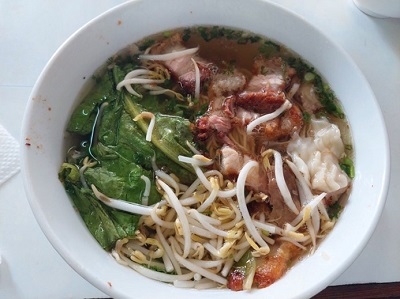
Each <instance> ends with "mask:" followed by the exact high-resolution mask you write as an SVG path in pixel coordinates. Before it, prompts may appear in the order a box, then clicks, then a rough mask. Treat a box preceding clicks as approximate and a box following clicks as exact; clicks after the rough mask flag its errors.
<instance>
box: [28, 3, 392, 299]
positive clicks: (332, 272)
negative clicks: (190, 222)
mask: <svg viewBox="0 0 400 299" xmlns="http://www.w3.org/2000/svg"><path fill="white" fill-rule="evenodd" d="M171 8H174V9H171ZM165 12H167V13H165ZM193 25H221V26H229V27H236V28H241V29H245V30H249V31H252V32H254V33H257V34H261V35H263V36H265V37H268V38H270V39H272V40H276V41H278V42H280V43H282V44H284V45H286V46H287V47H288V48H289V49H292V50H294V51H295V52H297V53H298V54H300V55H301V56H302V57H303V58H304V59H305V60H307V61H309V62H310V63H311V64H312V65H314V66H315V68H316V69H317V70H318V71H319V72H320V73H321V74H322V75H323V77H324V78H325V79H326V80H327V81H328V83H329V84H330V85H331V87H332V89H333V90H334V91H335V93H336V95H337V96H338V98H339V99H340V101H341V102H342V105H343V107H344V110H345V113H346V115H347V118H348V120H349V123H350V126H351V130H352V134H353V141H354V145H355V148H354V155H355V157H356V159H355V167H356V178H355V180H354V183H353V190H352V193H351V196H350V198H349V201H348V204H347V206H346V208H345V209H344V211H343V213H342V214H341V217H340V219H339V221H338V223H337V225H336V227H335V228H334V230H333V231H332V232H331V233H330V234H329V235H328V236H327V237H326V239H324V241H323V242H322V243H321V244H320V246H319V248H318V249H317V251H316V252H315V254H314V255H312V256H309V257H307V258H305V259H304V260H302V261H301V262H299V263H298V264H296V266H295V267H293V268H292V269H291V270H290V271H289V272H288V273H287V274H286V275H285V277H284V279H281V280H280V281H278V282H276V283H275V284H273V285H272V286H270V287H268V288H266V289H262V290H253V291H251V294H252V298H265V297H270V298H276V297H283V298H292V297H296V298H297V297H310V296H312V295H314V294H316V293H317V292H319V291H320V290H322V289H324V288H325V287H326V286H327V285H329V284H330V283H331V282H333V281H334V280H335V278H337V277H338V276H339V275H340V274H341V273H342V272H343V271H344V270H345V269H346V268H347V267H348V266H349V265H350V264H351V262H352V261H353V260H354V259H355V258H356V257H357V256H358V254H359V253H360V252H361V250H362V248H363V247H364V246H365V244H366V242H367V241H368V239H369V237H370V235H371V234H372V232H373V230H374V228H375V226H376V223H377V221H378V219H379V216H380V214H381V211H382V208H383V206H384V200H385V197H386V190H387V184H388V170H389V169H388V168H389V154H388V141H387V135H386V129H385V125H384V122H383V118H382V115H381V113H380V109H379V106H378V105H377V102H376V100H375V98H374V95H373V93H372V91H371V89H370V87H369V85H368V83H367V81H366V80H365V78H364V77H363V75H362V74H361V72H360V71H359V70H358V68H357V67H356V65H355V64H354V63H353V62H352V61H351V59H350V58H349V57H348V56H347V55H346V54H345V53H344V52H343V51H342V50H341V49H340V48H339V47H338V46H337V45H336V44H335V43H334V42H332V41H331V40H329V39H328V38H327V37H326V36H325V35H324V34H323V33H322V32H320V31H318V30H317V29H316V28H314V27H313V26H312V25H310V24H309V23H308V22H306V21H305V20H303V19H302V18H300V17H299V16H297V15H295V14H293V13H291V12H290V11H288V10H286V9H283V8H281V7H279V6H277V5H275V4H271V3H269V2H267V1H261V0H248V1H241V0H218V1H215V0H201V1H179V0H170V1H158V0H153V1H132V2H127V3H125V4H122V5H120V6H118V7H116V8H114V9H112V10H110V11H108V12H106V13H104V14H102V15H101V16H99V17H97V18H96V19H94V20H92V21H91V22H90V23H88V24H87V25H85V26H84V27H83V28H81V29H80V30H79V31H77V32H76V33H75V34H74V35H73V36H71V37H70V38H69V39H68V40H67V41H66V42H65V43H64V44H63V45H62V46H61V47H60V49H59V50H58V51H57V52H56V53H55V54H54V56H53V57H52V59H51V60H50V61H49V63H48V65H47V66H46V68H45V69H44V70H43V72H42V74H41V75H40V77H39V79H38V81H37V83H36V85H35V87H34V90H33V92H32V95H31V97H30V99H29V102H28V105H27V110H26V114H25V118H24V123H23V132H22V136H23V140H22V142H23V144H25V142H26V139H29V143H30V144H31V145H30V146H23V149H22V166H23V176H24V182H25V187H26V192H27V195H28V199H29V202H30V205H31V207H32V210H33V212H34V214H35V217H36V219H37V221H38V223H39V225H40V226H41V228H42V230H43V232H44V233H45V235H46V236H47V238H48V239H49V241H50V242H51V243H52V245H53V246H54V247H55V249H56V250H57V251H58V252H59V253H60V255H61V256H62V257H63V258H64V259H65V260H66V261H67V262H68V263H69V264H70V266H71V267H72V268H74V269H75V270H76V271H77V272H78V273H79V274H81V275H82V276H83V277H84V278H85V279H87V280H88V281H89V282H91V283H92V284H93V285H94V286H96V287H97V288H99V289H100V290H102V291H103V292H105V293H107V294H109V295H110V296H112V297H118V298H119V297H129V296H133V294H135V296H136V297H138V298H142V297H146V298H147V297H148V292H149V290H151V292H152V295H157V294H160V295H162V294H163V293H164V292H165V291H168V292H170V293H169V294H171V295H172V296H174V297H175V298H188V297H190V298H200V297H203V296H204V295H206V296H213V295H215V296H220V297H223V298H225V297H226V298H227V297H228V296H229V297H239V296H243V293H241V292H239V293H234V292H229V291H227V290H207V291H195V290H187V289H178V288H174V287H172V286H170V285H167V284H163V283H158V282H154V281H152V280H150V279H147V278H145V277H142V276H141V275H139V274H137V273H135V272H134V271H133V270H130V269H127V268H125V267H123V266H121V265H118V264H117V263H116V262H115V260H114V259H113V258H112V257H111V256H110V255H109V254H108V253H107V252H105V251H103V250H102V249H101V247H100V246H99V245H98V244H97V242H96V241H95V240H94V239H93V238H92V236H91V235H90V233H89V232H88V230H87V229H86V227H85V225H84V224H83V221H82V220H81V218H80V216H79V215H78V213H77V212H76V211H75V210H74V208H73V206H72V204H71V201H70V200H69V198H68V197H67V195H66V193H65V191H64V189H63V187H62V185H61V183H60V182H59V181H58V178H57V173H58V168H59V165H60V164H61V163H62V161H63V159H64V155H65V146H66V145H65V144H66V142H67V140H65V137H64V136H65V133H64V132H65V126H66V123H67V122H68V118H69V115H70V114H71V112H72V110H73V108H74V107H75V105H76V104H77V100H78V99H77V97H78V95H79V93H80V92H81V89H82V86H83V85H84V84H85V82H86V81H87V80H89V79H90V77H91V75H92V74H93V73H94V71H95V70H96V69H97V68H98V67H99V66H101V65H102V64H103V63H104V62H105V61H106V60H107V58H109V57H110V56H112V55H113V54H114V53H116V52H117V51H118V50H120V49H122V48H124V47H126V46H127V45H129V44H131V43H133V42H135V41H137V40H140V39H142V38H143V37H145V36H147V35H150V34H153V33H157V32H161V31H164V30H168V29H173V28H180V27H186V26H193ZM366 118H368V123H370V124H373V125H369V126H368V127H366V125H365V123H366V122H365V120H366ZM366 131H367V132H366ZM371 136H374V137H373V140H374V141H373V142H371ZM371 151H374V152H378V153H380V154H379V155H374V156H375V157H374V159H371V155H370V153H371ZM288 286H290V287H288Z"/></svg>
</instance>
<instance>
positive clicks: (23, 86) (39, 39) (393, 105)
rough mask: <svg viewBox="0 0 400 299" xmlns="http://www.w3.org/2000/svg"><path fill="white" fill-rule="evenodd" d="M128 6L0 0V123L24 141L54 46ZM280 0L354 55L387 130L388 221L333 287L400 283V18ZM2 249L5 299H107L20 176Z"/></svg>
mask: <svg viewBox="0 0 400 299" xmlns="http://www.w3.org/2000/svg"><path fill="white" fill-rule="evenodd" d="M149 1H150V0H149ZM377 1H378V0H377ZM122 2H124V1H121V0H102V1H98V0H86V1H78V0H70V1H61V0H52V1H50V0H35V1H27V0H26V1H24V0H13V1H8V0H0V123H1V124H2V125H3V126H4V127H5V128H6V129H7V130H8V131H9V132H10V134H11V135H12V136H14V137H15V138H16V139H18V140H20V139H21V137H22V136H20V135H21V133H20V129H21V123H22V117H23V113H24V109H25V105H26V102H27V100H28V99H29V95H30V93H31V90H32V87H33V85H34V83H35V81H36V79H37V77H38V76H39V73H40V72H41V70H42V69H43V67H44V66H45V64H46V62H47V61H48V60H49V58H50V57H51V55H52V54H53V53H54V52H55V50H56V49H57V48H58V47H59V46H60V45H61V44H62V43H63V42H64V40H65V39H66V38H68V37H69V36H70V35H71V34H72V33H73V32H74V31H75V30H77V29H78V28H79V27H81V26H82V25H84V24H85V23H86V22H87V21H89V20H90V19H92V18H93V17H95V16H97V15H98V14H100V13H102V12H104V11H106V10H107V9H109V8H111V7H113V6H115V5H117V4H119V3H122ZM274 2H277V3H280V4H281V5H283V6H285V7H287V8H289V9H290V10H293V11H294V12H296V13H298V14H300V15H302V16H303V17H304V18H306V19H307V20H308V21H309V22H311V23H312V24H314V25H316V26H317V27H318V28H320V29H321V30H322V31H324V32H325V33H326V35H327V36H329V37H330V38H331V39H333V40H335V41H336V42H337V43H338V44H339V45H341V46H342V47H343V48H344V49H345V51H347V52H348V53H349V54H350V56H351V57H352V58H353V59H354V61H355V62H356V63H357V64H358V66H359V67H360V69H361V70H362V72H363V73H364V74H365V76H366V78H367V80H368V81H369V83H370V84H371V86H372V89H373V91H374V92H375V94H376V97H377V99H378V101H379V104H380V106H381V109H382V111H383V115H384V118H385V121H386V125H387V129H388V133H389V139H390V150H391V162H392V163H391V181H390V189H389V193H388V198H387V203H386V206H385V209H384V211H383V214H382V218H381V220H380V222H379V224H378V226H377V229H376V231H375V233H374V234H373V236H372V238H371V239H370V241H369V243H368V244H367V246H366V248H365V249H364V251H363V252H362V254H361V255H360V256H359V257H358V258H357V260H356V261H355V262H354V263H353V264H352V265H351V266H350V267H349V268H348V269H347V271H346V272H344V273H343V274H342V275H341V276H340V277H339V278H338V279H337V280H336V281H335V282H334V283H333V285H338V284H352V283H366V282H392V281H400V254H399V250H400V233H399V231H400V221H399V220H398V218H399V215H400V202H399V200H400V197H399V194H400V123H399V119H400V115H399V111H400V19H376V18H372V17H369V16H367V15H365V14H363V13H362V12H360V11H359V10H358V9H357V8H356V7H355V6H354V5H353V2H352V1H351V0H303V1H297V0H274ZM349 88H351V86H350V87H349ZM365 121H366V130H365V134H368V125H373V124H368V115H366V116H365ZM371 139H372V140H373V139H374V136H371ZM374 154H378V153H371V158H373V155H374ZM0 255H1V258H2V263H1V264H0V298H14V299H18V298H94V297H96V298H98V297H107V296H106V295H105V294H103V293H102V292H100V291H99V290H97V289H96V288H95V287H93V286H92V285H90V284H89V283H88V282H86V281H85V280H84V279H83V278H81V277H80V276H79V275H78V274H77V273H75V272H74V270H72V269H71V268H70V267H69V265H68V264H67V263H65V262H64V260H63V259H62V258H61V257H60V256H59V255H58V253H57V252H56V251H55V250H54V249H53V247H52V246H51V245H50V243H49V242H48V241H47V239H46V237H45V236H44V234H43V233H42V231H41V230H40V228H39V226H38V224H37V223H36V220H35V218H34V216H33V214H32V212H31V210H30V207H29V204H28V201H27V198H26V195H25V193H24V189H23V183H22V178H21V174H20V173H19V174H17V175H15V176H14V177H12V178H11V179H10V180H9V181H7V182H6V183H5V184H3V185H1V186H0Z"/></svg>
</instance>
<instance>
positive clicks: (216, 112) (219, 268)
mask: <svg viewBox="0 0 400 299" xmlns="http://www.w3.org/2000/svg"><path fill="white" fill-rule="evenodd" d="M93 79H94V81H95V84H94V86H93V87H92V88H91V89H90V91H89V92H88V93H87V95H85V96H84V97H83V99H82V102H81V103H80V105H79V106H78V107H77V108H76V109H75V111H74V113H73V114H72V116H71V118H70V122H69V123H68V127H67V131H68V132H69V133H71V134H73V135H74V136H76V139H77V140H79V141H78V142H77V143H76V145H74V146H73V147H71V149H69V150H68V152H67V154H66V160H65V163H63V164H62V166H61V168H60V172H59V178H60V180H61V181H62V182H63V184H64V186H65V189H66V191H67V193H68V194H69V196H70V198H71V199H72V201H73V203H74V205H75V206H76V208H77V210H78V211H79V213H80V214H81V216H82V219H83V220H84V222H85V224H86V225H87V227H88V229H89V231H90V232H91V233H92V235H93V236H94V238H95V239H96V240H97V241H98V243H99V244H100V245H101V246H102V247H103V248H104V249H105V250H107V251H110V253H111V254H112V256H113V257H114V258H115V259H116V261H117V262H119V263H121V264H124V265H126V266H128V267H131V268H133V269H135V270H136V271H138V272H139V273H141V274H143V275H145V276H147V277H150V278H152V279H156V280H160V281H163V282H167V283H173V284H174V285H176V286H177V287H193V288H212V287H221V286H223V287H227V288H229V289H232V290H235V291H239V290H247V289H250V288H252V287H258V288H264V287H268V286H269V285H271V284H272V283H274V282H275V281H277V280H278V279H279V278H281V277H282V276H283V275H284V274H285V272H286V271H287V270H288V269H289V268H290V266H291V265H292V264H293V263H294V262H295V261H296V260H298V259H299V258H300V257H302V256H304V255H307V254H312V253H313V252H314V251H315V249H316V247H317V246H318V242H319V240H321V239H322V238H323V237H324V236H325V235H326V234H327V233H329V231H330V230H331V229H332V228H333V227H334V225H335V221H336V219H337V218H338V216H339V213H340V211H341V209H342V208H343V202H344V201H345V199H346V197H347V195H348V192H349V191H350V187H351V180H352V178H353V177H354V169H353V163H352V144H351V134H350V129H349V127H348V124H347V121H346V118H345V115H344V112H343V111H342V108H341V106H340V103H339V101H338V100H337V99H336V98H335V95H334V93H333V91H332V90H331V89H330V87H329V85H328V84H327V83H326V82H325V81H324V80H323V78H321V76H320V75H319V74H318V72H317V71H316V70H314V68H313V67H312V66H310V65H308V64H307V63H306V62H305V61H303V60H302V59H301V58H300V57H298V56H297V55H296V54H295V53H293V52H292V51H290V50H289V49H287V48H285V47H284V46H283V45H280V44H278V43H276V42H274V41H271V40H268V39H265V38H264V37H261V36H257V35H254V34H252V33H250V32H244V31H239V30H236V29H232V28H223V27H216V26H214V27H193V28H184V29H179V30H174V31H168V32H163V33H160V34H157V35H154V36H151V37H148V38H146V39H144V40H142V41H140V42H138V43H135V44H132V45H131V46H129V47H128V48H126V49H124V50H122V51H121V52H120V53H117V54H116V55H115V56H114V57H112V58H110V59H109V61H108V62H107V65H106V67H104V68H102V70H101V71H100V72H98V73H97V74H95V75H94V76H93Z"/></svg>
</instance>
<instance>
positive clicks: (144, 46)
mask: <svg viewBox="0 0 400 299" xmlns="http://www.w3.org/2000/svg"><path fill="white" fill-rule="evenodd" d="M154 43H155V40H154V39H151V38H149V39H146V40H145V41H144V42H143V43H141V44H140V46H139V50H140V51H144V50H146V49H147V48H148V47H151V46H152V45H154Z"/></svg>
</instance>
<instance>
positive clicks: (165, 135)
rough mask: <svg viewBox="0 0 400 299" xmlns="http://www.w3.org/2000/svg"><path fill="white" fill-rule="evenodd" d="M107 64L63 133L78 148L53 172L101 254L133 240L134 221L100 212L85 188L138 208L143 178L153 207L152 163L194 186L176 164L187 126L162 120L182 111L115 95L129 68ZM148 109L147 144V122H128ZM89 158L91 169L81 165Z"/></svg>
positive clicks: (158, 100) (184, 150)
mask: <svg viewBox="0 0 400 299" xmlns="http://www.w3.org/2000/svg"><path fill="white" fill-rule="evenodd" d="M149 43H150V41H149ZM109 62H110V66H109V67H108V68H107V70H106V72H105V73H104V74H103V75H97V81H96V83H95V85H94V88H93V90H92V91H91V92H90V93H89V94H88V95H87V96H86V97H85V98H84V99H83V101H82V102H81V103H80V104H79V105H78V107H77V108H76V109H75V110H74V112H73V113H72V116H71V118H70V121H69V123H68V125H67V130H68V131H69V132H71V133H73V134H76V135H77V136H80V137H79V138H81V139H82V142H81V145H80V147H76V148H75V149H74V150H73V152H72V153H68V155H67V160H68V162H69V163H63V164H62V165H61V167H60V170H59V179H60V181H61V182H62V183H63V184H64V187H65V189H66V191H67V193H68V195H69V196H70V198H71V199H72V201H73V203H74V205H75V207H76V208H77V210H78V211H79V213H80V215H81V216H82V219H83V220H84V222H85V224H86V226H87V227H88V229H89V231H90V232H91V234H92V235H93V236H94V237H95V239H96V240H97V241H98V242H99V244H100V245H101V246H102V247H103V248H105V249H107V250H109V249H110V248H112V247H113V246H114V244H115V242H116V241H117V240H118V239H121V238H124V237H129V236H134V233H135V230H136V229H137V223H138V220H139V217H140V216H139V215H132V214H130V213H127V212H124V211H120V210H116V209H114V208H110V207H108V206H106V205H105V204H104V203H102V202H101V201H99V200H98V199H97V198H96V196H95V195H94V193H93V191H92V190H91V188H90V186H91V185H94V186H96V188H97V189H99V190H100V191H101V192H102V193H104V194H106V195H107V196H109V197H111V198H116V199H121V200H125V201H128V202H133V203H141V202H142V197H143V194H144V191H145V189H146V183H145V181H144V180H143V179H142V176H145V177H147V178H149V179H150V182H151V186H150V194H149V197H148V200H149V204H154V203H156V202H158V201H160V200H161V194H160V193H159V192H158V190H157V188H156V184H155V178H154V169H153V168H154V163H155V165H157V166H158V167H163V169H164V170H166V171H167V172H172V173H174V174H175V175H176V176H177V177H178V178H180V180H181V181H182V182H184V183H189V182H192V181H193V180H194V174H193V170H192V168H191V167H189V166H188V165H187V164H183V163H180V162H179V161H178V156H179V155H192V152H191V151H190V149H189V147H188V146H187V142H192V134H191V128H190V126H191V124H190V122H189V121H188V119H186V118H184V117H179V116H171V115H168V114H164V113H169V112H170V113H171V114H175V113H176V112H179V111H183V110H182V109H185V108H184V107H183V108H182V107H181V108H176V105H174V104H171V103H169V102H168V101H165V98H164V99H163V97H162V96H154V97H153V96H151V97H149V98H146V99H143V101H142V102H141V103H140V104H139V103H138V101H140V99H138V98H136V97H135V96H132V95H130V94H128V93H126V92H125V91H118V90H116V85H117V83H118V82H119V81H121V80H122V79H123V78H124V76H125V74H126V73H127V72H129V71H130V70H132V68H134V67H135V65H134V63H126V61H123V60H121V59H120V58H118V57H116V58H115V59H113V60H110V61H109ZM122 65H123V66H122ZM167 84H168V83H167ZM100 107H101V108H100ZM148 108H150V109H149V111H151V112H152V113H154V114H155V116H156V125H155V128H154V130H153V138H152V139H153V142H148V141H146V139H145V135H146V132H147V129H148V121H147V120H143V119H142V120H138V121H134V120H133V119H134V118H135V117H136V116H137V115H138V114H140V113H141V112H143V111H146V110H147V109H148ZM179 109H180V110H179ZM99 110H101V113H99ZM178 114H179V113H178ZM89 144H90V146H89ZM89 154H90V156H92V158H94V159H95V160H96V163H88V162H87V159H88V158H87V157H88V156H89ZM85 158H86V160H85ZM85 161H86V162H85ZM89 164H90V165H89Z"/></svg>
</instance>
